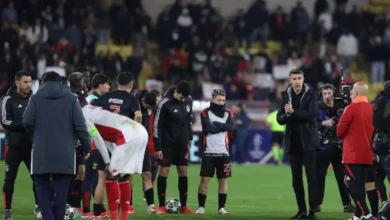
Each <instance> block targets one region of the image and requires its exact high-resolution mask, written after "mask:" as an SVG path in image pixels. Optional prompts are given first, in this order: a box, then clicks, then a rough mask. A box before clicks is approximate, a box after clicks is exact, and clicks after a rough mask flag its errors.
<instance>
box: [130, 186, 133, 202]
mask: <svg viewBox="0 0 390 220" xmlns="http://www.w3.org/2000/svg"><path fill="white" fill-rule="evenodd" d="M130 188H131V192H130V205H133V187H130Z"/></svg>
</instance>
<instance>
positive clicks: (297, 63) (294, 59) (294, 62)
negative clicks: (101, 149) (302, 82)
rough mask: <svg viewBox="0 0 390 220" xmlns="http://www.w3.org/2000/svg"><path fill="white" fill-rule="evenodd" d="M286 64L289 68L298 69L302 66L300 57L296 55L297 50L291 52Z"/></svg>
mask: <svg viewBox="0 0 390 220" xmlns="http://www.w3.org/2000/svg"><path fill="white" fill-rule="evenodd" d="M287 66H288V68H289V69H299V68H301V66H302V59H300V58H299V57H298V53H297V52H293V53H292V54H291V57H290V58H288V60H287Z"/></svg>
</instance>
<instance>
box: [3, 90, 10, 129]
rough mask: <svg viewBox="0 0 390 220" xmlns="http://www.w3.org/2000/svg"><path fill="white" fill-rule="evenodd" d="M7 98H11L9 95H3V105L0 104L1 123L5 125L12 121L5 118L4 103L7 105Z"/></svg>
mask: <svg viewBox="0 0 390 220" xmlns="http://www.w3.org/2000/svg"><path fill="white" fill-rule="evenodd" d="M9 98H11V96H6V97H4V99H3V105H2V106H1V117H2V119H1V120H2V122H3V124H5V125H10V124H11V123H12V120H7V109H6V105H7V101H8V99H9Z"/></svg>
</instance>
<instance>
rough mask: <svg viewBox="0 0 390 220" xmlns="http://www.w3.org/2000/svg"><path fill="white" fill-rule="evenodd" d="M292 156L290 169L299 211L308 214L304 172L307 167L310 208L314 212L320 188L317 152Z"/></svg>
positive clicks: (305, 152) (299, 153) (303, 152)
mask: <svg viewBox="0 0 390 220" xmlns="http://www.w3.org/2000/svg"><path fill="white" fill-rule="evenodd" d="M289 155H290V167H291V174H292V185H293V188H294V192H295V198H296V200H297V204H298V208H299V211H302V212H306V211H307V209H306V201H305V189H304V187H303V171H302V167H303V166H304V167H305V172H306V178H307V185H308V189H309V207H310V209H311V210H314V209H315V208H316V206H317V205H318V188H317V179H316V169H315V164H316V152H315V151H314V150H313V151H302V152H296V153H295V152H294V153H291V154H289Z"/></svg>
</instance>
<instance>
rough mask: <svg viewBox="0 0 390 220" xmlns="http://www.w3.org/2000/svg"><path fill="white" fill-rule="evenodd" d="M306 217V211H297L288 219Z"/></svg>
mask: <svg viewBox="0 0 390 220" xmlns="http://www.w3.org/2000/svg"><path fill="white" fill-rule="evenodd" d="M306 218H307V215H306V212H301V211H298V213H297V214H296V215H294V216H293V217H291V218H290V219H306Z"/></svg>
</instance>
